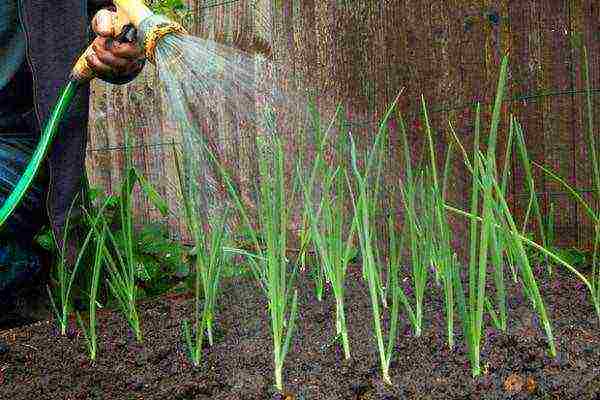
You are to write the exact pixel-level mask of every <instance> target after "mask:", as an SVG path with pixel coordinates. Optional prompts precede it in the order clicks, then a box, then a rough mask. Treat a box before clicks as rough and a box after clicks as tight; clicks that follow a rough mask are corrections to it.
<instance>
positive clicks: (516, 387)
mask: <svg viewBox="0 0 600 400" xmlns="http://www.w3.org/2000/svg"><path fill="white" fill-rule="evenodd" d="M524 384H525V382H524V381H523V378H522V377H521V376H520V375H518V374H516V373H513V374H511V375H510V376H509V377H508V378H506V380H505V381H504V390H506V392H508V393H509V394H516V393H519V392H520V391H521V390H523V386H524Z"/></svg>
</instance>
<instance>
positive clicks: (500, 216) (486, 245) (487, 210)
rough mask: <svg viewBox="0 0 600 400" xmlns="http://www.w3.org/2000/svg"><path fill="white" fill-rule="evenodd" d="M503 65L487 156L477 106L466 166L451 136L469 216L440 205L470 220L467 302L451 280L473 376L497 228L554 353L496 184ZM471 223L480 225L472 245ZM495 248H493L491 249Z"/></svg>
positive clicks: (517, 233) (538, 299) (458, 282)
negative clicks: (468, 192) (466, 177)
mask: <svg viewBox="0 0 600 400" xmlns="http://www.w3.org/2000/svg"><path fill="white" fill-rule="evenodd" d="M507 67H508V58H507V57H504V59H503V60H502V65H501V69H500V77H499V82H498V91H497V93H496V102H495V105H494V110H493V116H492V122H491V127H490V134H489V137H488V143H487V155H485V156H484V155H483V154H482V153H481V151H480V150H479V121H480V113H479V105H478V106H477V113H476V133H475V135H476V137H475V143H474V160H473V163H472V164H471V162H470V161H469V158H468V156H467V155H466V151H465V150H464V147H463V146H462V144H461V143H460V140H459V139H458V137H457V136H456V134H455V133H454V132H453V135H454V139H455V141H456V143H457V144H458V146H459V147H460V149H461V150H462V153H463V155H464V162H465V164H466V166H467V168H468V170H469V171H470V172H471V174H472V176H473V186H472V198H471V212H470V213H467V212H460V211H459V210H457V209H455V208H453V207H449V206H447V205H446V206H445V207H446V208H447V209H448V210H449V211H451V212H457V211H458V213H459V214H462V215H464V216H467V217H469V218H471V234H470V261H469V290H468V298H469V301H468V303H467V302H466V301H465V297H464V296H465V295H464V292H463V290H462V282H461V278H460V274H459V273H458V270H457V269H455V271H454V276H455V288H456V291H457V294H458V304H459V313H460V315H461V319H462V321H463V328H464V333H465V335H464V336H465V338H466V341H467V348H468V352H469V359H470V361H471V369H472V373H473V376H477V375H479V374H480V373H481V368H480V341H481V333H482V328H483V311H484V305H485V300H486V297H485V285H486V276H487V265H488V260H489V257H490V253H492V261H493V262H494V264H496V267H502V263H501V262H500V261H499V260H498V255H496V260H495V261H494V257H495V256H494V254H493V252H494V246H495V245H494V240H493V239H494V237H497V236H494V230H497V229H502V230H503V231H504V232H505V235H504V236H503V237H505V238H506V239H507V240H506V245H507V246H508V249H509V252H510V253H512V254H513V255H514V256H515V261H516V262H517V263H518V265H519V266H520V270H521V275H522V277H523V285H524V287H525V288H526V289H527V291H528V292H529V293H530V295H531V300H532V303H533V305H534V308H535V310H536V311H537V313H538V314H539V316H540V319H541V321H542V325H543V327H544V329H545V331H546V335H547V337H548V342H549V346H550V354H551V355H552V356H554V355H555V354H556V349H555V344H554V338H553V335H552V330H551V326H550V321H549V319H548V317H547V315H546V309H545V306H544V304H543V300H542V298H541V295H540V293H539V288H538V286H537V282H536V280H535V277H534V275H533V272H532V270H531V266H530V264H529V260H528V258H527V255H526V253H525V250H524V248H523V243H522V241H521V240H519V239H520V238H521V237H523V236H522V235H521V233H520V231H519V230H518V228H517V226H516V224H515V222H514V220H513V217H512V214H511V213H510V210H509V208H508V205H507V203H506V200H505V194H504V191H503V188H501V185H500V184H499V183H498V177H497V171H496V153H495V149H496V140H497V130H498V125H499V117H500V106H501V103H502V97H503V92H504V86H505V82H506V75H507ZM479 194H481V195H482V211H481V217H479V216H478V213H477V211H478V209H479ZM477 222H480V223H481V228H480V229H479V241H478V242H477V232H478V228H477ZM478 246H479V248H478ZM496 250H498V248H497V247H496Z"/></svg>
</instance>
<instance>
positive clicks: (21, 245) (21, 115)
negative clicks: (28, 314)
mask: <svg viewBox="0 0 600 400" xmlns="http://www.w3.org/2000/svg"><path fill="white" fill-rule="evenodd" d="M24 73H25V71H20V72H19V74H18V75H17V77H16V78H18V79H14V80H13V82H11V84H10V85H8V86H7V87H5V88H3V89H2V90H0V204H4V202H5V201H6V199H7V198H8V196H9V195H10V194H11V192H12V190H13V189H14V187H15V185H16V184H17V181H18V180H19V178H20V177H21V176H22V174H23V171H24V170H25V168H26V166H27V164H28V163H29V160H30V158H31V155H32V153H33V151H34V149H35V147H36V146H37V141H38V140H37V138H38V133H37V132H34V131H33V130H34V129H35V128H33V127H34V126H35V124H34V123H33V122H34V119H33V118H34V114H33V110H32V109H31V107H28V104H27V102H24V101H23V99H27V96H26V93H27V88H28V85H29V82H27V81H26V80H25V79H26V78H27V77H26V75H24ZM45 182H46V178H45V174H44V173H42V174H41V175H40V176H38V179H37V180H36V181H35V182H34V184H33V185H32V187H31V188H30V190H29V191H28V192H27V193H26V194H25V196H24V198H23V199H22V201H21V203H20V205H19V206H18V207H17V209H16V210H15V211H14V213H13V214H12V216H11V217H10V218H9V219H8V220H7V221H6V223H5V224H4V225H3V226H2V227H0V304H1V303H3V302H7V301H10V297H11V292H12V291H13V289H14V288H16V287H18V286H19V285H21V284H23V283H24V282H27V281H28V280H30V279H32V278H33V277H34V276H35V275H36V274H37V273H38V272H39V271H40V269H41V259H40V255H39V254H38V251H37V250H36V248H35V245H34V238H35V236H36V234H37V233H38V232H39V231H40V230H41V228H42V227H43V226H44V225H45V224H46V220H47V218H46V211H45V187H46V184H45ZM0 313H1V311H0Z"/></svg>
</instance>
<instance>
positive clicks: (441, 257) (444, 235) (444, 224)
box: [421, 95, 454, 349]
mask: <svg viewBox="0 0 600 400" xmlns="http://www.w3.org/2000/svg"><path fill="white" fill-rule="evenodd" d="M421 104H422V107H423V116H424V119H425V127H426V131H427V143H428V145H429V160H430V162H431V165H430V168H431V169H430V174H431V180H432V183H433V184H432V187H431V190H430V192H429V194H427V197H429V196H431V200H430V202H429V206H426V210H431V212H432V213H433V218H432V228H433V229H430V230H429V229H428V231H429V232H431V235H432V236H433V239H432V240H431V246H430V249H431V264H432V265H434V266H435V268H436V272H438V273H439V274H440V275H441V276H442V279H443V285H444V286H443V288H444V305H445V311H446V323H447V338H448V347H449V348H450V349H452V348H453V347H454V285H453V266H452V263H453V260H454V255H453V251H452V247H451V243H450V231H451V228H450V226H449V224H448V221H447V219H446V211H445V209H444V202H445V199H444V194H445V193H446V185H447V182H448V174H449V171H450V157H451V154H452V145H451V144H450V145H448V152H447V156H446V162H445V164H444V175H443V186H441V187H440V183H439V182H438V176H437V161H436V158H435V149H434V144H433V133H432V129H431V124H430V123H429V115H428V113H427V107H426V105H425V97H424V96H423V95H421Z"/></svg>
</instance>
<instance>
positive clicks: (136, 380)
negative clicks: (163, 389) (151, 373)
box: [129, 376, 144, 391]
mask: <svg viewBox="0 0 600 400" xmlns="http://www.w3.org/2000/svg"><path fill="white" fill-rule="evenodd" d="M129 388H130V389H131V390H134V391H138V390H142V389H143V388H144V378H142V377H141V376H134V377H133V378H131V380H130V381H129Z"/></svg>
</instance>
